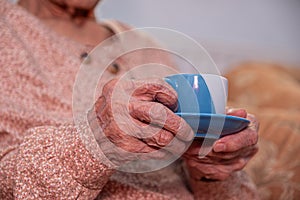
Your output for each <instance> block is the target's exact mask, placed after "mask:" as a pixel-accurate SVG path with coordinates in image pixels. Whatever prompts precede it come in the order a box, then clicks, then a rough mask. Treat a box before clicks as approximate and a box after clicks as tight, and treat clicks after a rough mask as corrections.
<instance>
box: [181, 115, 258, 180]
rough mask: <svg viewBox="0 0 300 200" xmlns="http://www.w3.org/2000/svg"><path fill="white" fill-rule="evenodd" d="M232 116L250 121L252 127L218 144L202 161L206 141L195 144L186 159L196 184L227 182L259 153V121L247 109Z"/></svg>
mask: <svg viewBox="0 0 300 200" xmlns="http://www.w3.org/2000/svg"><path fill="white" fill-rule="evenodd" d="M227 114H228V115H234V116H239V117H244V118H247V119H249V120H250V121H251V123H250V125H249V126H248V127H247V128H246V129H244V130H242V131H240V132H239V133H236V134H232V135H228V136H225V137H222V138H220V139H219V140H217V141H216V142H215V143H214V144H213V147H212V150H211V151H210V152H209V153H208V154H207V155H206V156H205V157H202V158H201V157H199V155H198V154H199V151H200V147H201V143H202V141H194V142H193V143H192V145H191V146H190V148H189V149H188V151H187V152H186V153H185V155H184V159H185V163H186V166H187V169H188V171H189V174H190V177H191V178H193V179H196V180H207V179H209V180H225V179H226V178H227V177H229V176H230V174H231V173H232V172H234V171H238V170H241V169H243V168H244V167H245V165H246V164H247V163H248V161H249V160H250V159H251V158H252V157H253V156H254V155H255V153H256V152H257V151H258V147H257V145H256V144H257V141H258V128H259V123H258V122H257V120H256V118H255V117H254V116H253V115H251V114H247V112H246V111H245V110H243V109H238V110H232V109H231V110H228V111H227Z"/></svg>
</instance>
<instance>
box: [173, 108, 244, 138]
mask: <svg viewBox="0 0 300 200" xmlns="http://www.w3.org/2000/svg"><path fill="white" fill-rule="evenodd" d="M175 114H176V115H178V116H180V117H182V118H183V119H184V120H185V121H186V122H187V123H188V124H189V125H190V126H191V128H192V129H193V130H194V131H195V138H204V137H205V138H211V139H218V138H220V137H224V136H226V135H230V134H233V133H236V132H239V131H241V130H243V129H244V128H246V127H247V126H248V125H249V124H250V121H249V120H247V119H245V118H242V117H236V116H231V115H223V114H210V113H175Z"/></svg>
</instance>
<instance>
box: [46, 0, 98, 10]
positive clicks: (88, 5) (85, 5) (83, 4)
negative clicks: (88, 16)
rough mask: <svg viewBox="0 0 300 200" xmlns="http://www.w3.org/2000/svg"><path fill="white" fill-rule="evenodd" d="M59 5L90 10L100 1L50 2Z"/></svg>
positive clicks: (65, 0) (72, 0)
mask: <svg viewBox="0 0 300 200" xmlns="http://www.w3.org/2000/svg"><path fill="white" fill-rule="evenodd" d="M52 1H54V2H56V3H59V4H65V5H68V6H69V7H75V8H81V9H85V10H90V9H93V8H95V6H96V5H97V4H98V3H99V2H100V0H52Z"/></svg>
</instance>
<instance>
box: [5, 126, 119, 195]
mask: <svg viewBox="0 0 300 200" xmlns="http://www.w3.org/2000/svg"><path fill="white" fill-rule="evenodd" d="M81 131H86V130H85V129H84V127H74V126H73V125H65V126H60V127H49V126H48V127H37V128H33V129H30V130H29V131H28V133H27V136H26V137H25V138H24V140H23V142H22V143H21V144H20V145H19V146H15V147H10V148H9V149H8V148H6V149H0V161H1V163H0V199H13V198H14V199H40V198H42V199H93V198H95V197H97V195H98V194H99V193H100V192H101V190H102V188H103V187H104V185H105V184H106V183H107V181H108V179H109V177H110V176H111V175H112V174H113V172H114V170H113V169H112V168H110V167H108V166H107V165H105V164H103V162H101V160H99V158H98V157H97V158H96V157H95V156H93V154H92V153H91V152H90V151H89V150H87V148H86V145H84V144H85V143H84V142H83V141H82V139H81V137H80V134H81V133H80V132H81Z"/></svg>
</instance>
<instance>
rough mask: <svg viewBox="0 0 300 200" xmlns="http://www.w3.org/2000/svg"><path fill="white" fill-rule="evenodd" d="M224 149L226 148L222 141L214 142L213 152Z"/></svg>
mask: <svg viewBox="0 0 300 200" xmlns="http://www.w3.org/2000/svg"><path fill="white" fill-rule="evenodd" d="M225 150H226V145H225V144H222V143H219V144H216V146H215V147H214V151H215V152H222V151H225Z"/></svg>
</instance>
